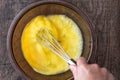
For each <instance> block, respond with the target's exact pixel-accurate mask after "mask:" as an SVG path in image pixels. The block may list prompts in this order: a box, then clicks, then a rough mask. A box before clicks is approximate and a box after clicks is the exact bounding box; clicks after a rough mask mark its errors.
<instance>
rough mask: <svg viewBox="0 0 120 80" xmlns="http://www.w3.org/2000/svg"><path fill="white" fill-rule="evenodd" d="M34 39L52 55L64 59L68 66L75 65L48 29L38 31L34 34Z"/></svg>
mask: <svg viewBox="0 0 120 80" xmlns="http://www.w3.org/2000/svg"><path fill="white" fill-rule="evenodd" d="M36 39H37V40H38V41H39V42H40V43H41V44H42V45H43V46H45V47H47V48H48V49H49V50H51V51H52V52H53V53H55V54H57V55H58V56H60V57H61V58H62V59H64V60H65V61H66V62H67V63H68V64H70V65H75V64H76V63H75V61H74V60H73V59H71V58H70V57H69V56H68V55H67V53H66V52H65V50H64V49H63V48H62V46H61V45H60V44H59V42H58V41H57V40H56V39H55V38H54V36H53V35H52V33H51V32H50V31H49V30H48V29H40V30H39V32H38V33H37V34H36Z"/></svg>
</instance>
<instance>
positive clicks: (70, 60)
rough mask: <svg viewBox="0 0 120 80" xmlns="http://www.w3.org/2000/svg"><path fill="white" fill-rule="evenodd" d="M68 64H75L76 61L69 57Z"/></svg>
mask: <svg viewBox="0 0 120 80" xmlns="http://www.w3.org/2000/svg"><path fill="white" fill-rule="evenodd" d="M68 64H69V65H76V61H75V60H74V59H69V60H68Z"/></svg>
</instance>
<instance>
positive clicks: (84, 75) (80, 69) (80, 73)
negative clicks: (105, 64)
mask: <svg viewBox="0 0 120 80" xmlns="http://www.w3.org/2000/svg"><path fill="white" fill-rule="evenodd" d="M70 70H71V71H72V73H73V76H74V80H114V77H113V75H112V74H111V73H110V72H109V71H107V69H106V68H100V67H99V66H98V65H97V64H87V62H86V60H85V58H83V57H80V58H79V59H78V61H77V64H76V65H70Z"/></svg>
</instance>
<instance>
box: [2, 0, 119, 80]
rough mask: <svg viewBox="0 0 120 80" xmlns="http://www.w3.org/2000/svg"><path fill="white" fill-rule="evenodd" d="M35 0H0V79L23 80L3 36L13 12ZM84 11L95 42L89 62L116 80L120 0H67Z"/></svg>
mask: <svg viewBox="0 0 120 80" xmlns="http://www.w3.org/2000/svg"><path fill="white" fill-rule="evenodd" d="M36 1H39V0H0V80H24V79H22V77H21V75H20V74H19V73H17V72H16V71H15V70H14V68H13V67H12V66H11V63H10V61H9V58H8V54H7V51H6V37H7V32H8V29H9V27H10V24H11V22H12V20H13V18H14V17H15V15H16V14H17V13H18V12H19V11H20V10H21V9H22V8H24V7H25V6H27V5H29V4H30V3H33V2H36ZM67 1H69V2H71V3H74V4H75V5H77V6H78V7H79V8H81V9H82V10H83V11H84V12H85V13H86V14H88V16H89V18H90V19H91V22H93V24H94V25H95V26H94V31H95V37H94V39H93V40H94V42H95V43H96V44H95V45H94V47H93V48H95V47H97V48H96V49H95V50H93V54H92V56H91V58H90V63H97V64H99V65H100V66H101V67H106V68H107V69H108V70H109V71H110V72H112V73H113V75H114V76H115V78H116V80H120V76H119V74H120V37H119V36H120V35H119V34H120V0H67Z"/></svg>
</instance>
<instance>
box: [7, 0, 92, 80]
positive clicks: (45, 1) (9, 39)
mask: <svg viewBox="0 0 120 80" xmlns="http://www.w3.org/2000/svg"><path fill="white" fill-rule="evenodd" d="M48 3H49V4H59V5H63V6H65V7H68V8H70V9H72V10H74V11H75V12H77V13H78V14H79V15H81V17H82V18H83V20H84V21H86V23H87V24H88V25H89V27H88V29H89V31H90V34H91V41H92V42H91V49H90V52H89V56H88V59H87V62H88V61H89V59H90V57H91V54H92V50H93V26H94V25H93V24H92V22H91V21H90V19H89V17H88V15H87V14H86V13H85V12H84V11H82V10H81V9H80V8H79V7H77V6H76V5H75V4H73V3H71V2H68V1H64V0H49V1H48V0H41V1H37V2H34V3H31V4H29V5H28V6H26V7H24V8H23V9H22V10H20V12H19V13H18V14H17V15H16V16H15V18H14V19H13V20H12V23H11V25H10V28H9V30H8V33H7V52H8V57H9V59H10V62H11V64H12V66H13V67H14V69H15V70H16V71H17V72H19V74H20V75H21V76H22V77H24V78H25V79H27V80H31V79H30V78H29V77H28V75H27V74H25V72H24V71H23V70H21V68H20V67H19V66H18V65H17V62H16V61H15V58H14V55H13V50H12V37H13V32H14V30H15V27H16V25H17V22H18V21H19V20H20V19H21V17H22V16H23V15H24V14H25V13H26V12H27V11H29V10H30V9H32V8H34V7H36V6H39V5H42V4H48ZM83 16H84V17H83Z"/></svg>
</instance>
